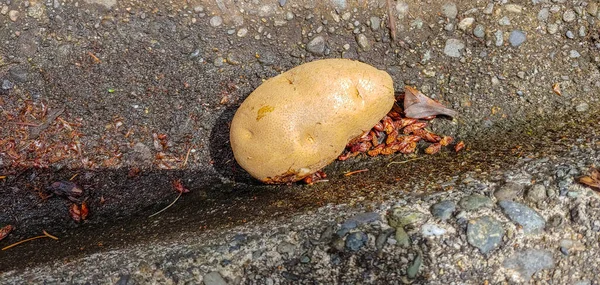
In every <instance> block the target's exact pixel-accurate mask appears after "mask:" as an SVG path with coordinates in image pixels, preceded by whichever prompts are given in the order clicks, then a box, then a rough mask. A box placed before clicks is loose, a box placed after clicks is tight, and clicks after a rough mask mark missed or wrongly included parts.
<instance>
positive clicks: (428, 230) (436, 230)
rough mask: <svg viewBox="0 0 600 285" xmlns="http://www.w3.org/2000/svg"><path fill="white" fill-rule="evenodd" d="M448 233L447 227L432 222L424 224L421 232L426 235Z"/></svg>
mask: <svg viewBox="0 0 600 285" xmlns="http://www.w3.org/2000/svg"><path fill="white" fill-rule="evenodd" d="M445 233H446V229H444V228H442V227H440V226H438V225H436V224H432V223H427V224H424V225H423V226H422V227H421V234H423V236H425V237H429V236H441V235H443V234H445Z"/></svg>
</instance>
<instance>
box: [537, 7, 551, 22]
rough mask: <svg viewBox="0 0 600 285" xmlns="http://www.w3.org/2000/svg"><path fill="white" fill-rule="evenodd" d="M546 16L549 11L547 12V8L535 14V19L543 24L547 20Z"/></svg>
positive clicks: (548, 14)
mask: <svg viewBox="0 0 600 285" xmlns="http://www.w3.org/2000/svg"><path fill="white" fill-rule="evenodd" d="M548 16H550V10H548V8H542V9H541V10H540V11H539V12H538V14H537V19H538V20H540V21H543V22H545V21H546V20H548Z"/></svg>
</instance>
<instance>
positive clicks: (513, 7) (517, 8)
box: [504, 4, 523, 13]
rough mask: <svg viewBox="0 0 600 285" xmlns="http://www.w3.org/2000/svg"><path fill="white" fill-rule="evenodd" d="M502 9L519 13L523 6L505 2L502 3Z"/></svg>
mask: <svg viewBox="0 0 600 285" xmlns="http://www.w3.org/2000/svg"><path fill="white" fill-rule="evenodd" d="M504 9H506V11H507V12H511V13H521V11H523V6H521V5H517V4H506V5H504Z"/></svg>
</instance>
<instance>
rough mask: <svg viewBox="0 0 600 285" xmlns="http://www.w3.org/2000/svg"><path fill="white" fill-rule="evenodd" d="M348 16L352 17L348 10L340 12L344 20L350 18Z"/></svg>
mask: <svg viewBox="0 0 600 285" xmlns="http://www.w3.org/2000/svg"><path fill="white" fill-rule="evenodd" d="M350 17H352V14H350V12H346V13H344V14H342V20H344V21H348V20H350Z"/></svg>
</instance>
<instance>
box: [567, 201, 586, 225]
mask: <svg viewBox="0 0 600 285" xmlns="http://www.w3.org/2000/svg"><path fill="white" fill-rule="evenodd" d="M569 214H570V215H571V222H573V223H575V224H580V225H582V224H585V223H586V222H587V220H588V218H587V214H586V210H585V206H584V205H583V204H577V205H575V207H573V208H572V209H571V210H570V211H569Z"/></svg>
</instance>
